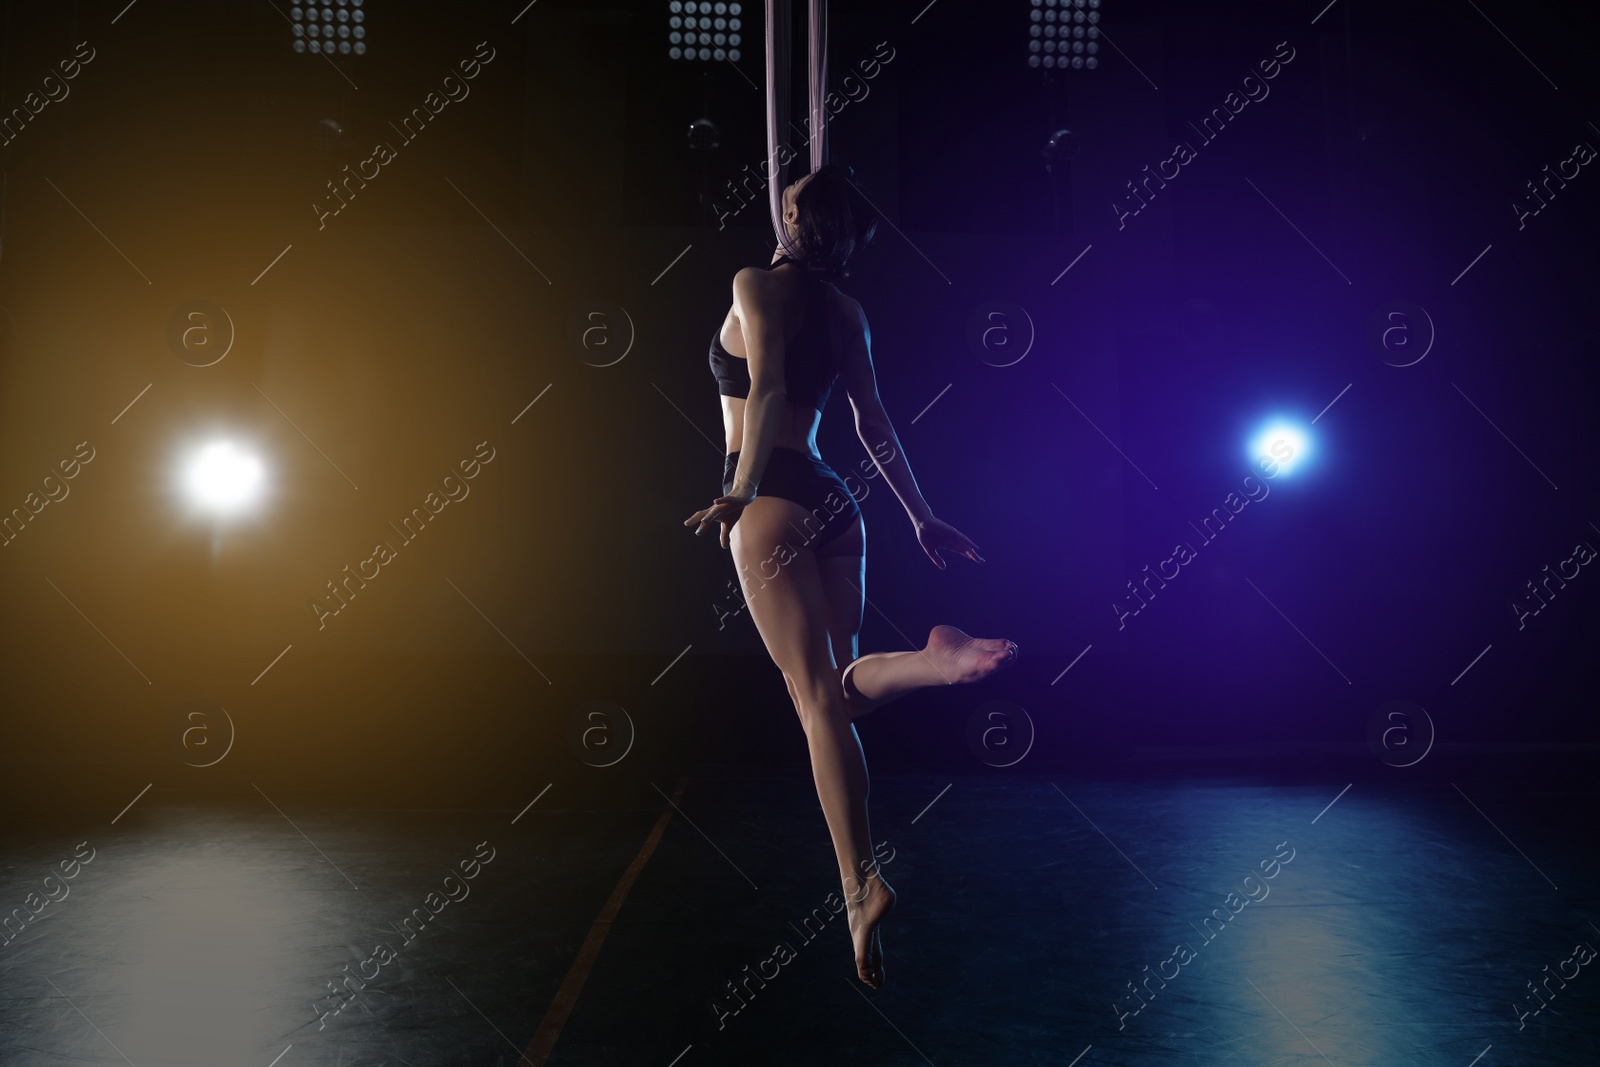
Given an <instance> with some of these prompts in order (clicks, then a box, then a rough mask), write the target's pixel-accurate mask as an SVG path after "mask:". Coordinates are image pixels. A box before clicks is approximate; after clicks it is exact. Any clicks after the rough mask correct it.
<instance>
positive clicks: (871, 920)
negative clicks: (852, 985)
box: [845, 874, 895, 989]
mask: <svg viewBox="0 0 1600 1067" xmlns="http://www.w3.org/2000/svg"><path fill="white" fill-rule="evenodd" d="M865 889H866V891H865V894H863V893H862V891H861V890H860V889H857V890H855V891H854V892H851V891H850V889H849V887H848V886H847V887H846V894H845V900H846V905H847V907H848V914H849V919H850V940H851V941H852V942H853V943H854V944H855V950H856V975H857V977H859V978H860V979H861V980H862V981H863V982H865V983H866V984H867V985H868V986H871V987H872V988H873V989H882V988H883V942H882V940H881V939H880V938H879V936H878V924H879V923H881V922H883V920H884V919H885V918H886V917H887V916H888V914H889V911H890V909H891V908H893V907H894V899H895V894H894V890H893V889H891V888H890V887H889V883H888V882H885V881H884V880H883V875H881V874H871V875H868V876H867V880H866V887H865ZM858 898H859V903H858Z"/></svg>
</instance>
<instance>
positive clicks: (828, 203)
mask: <svg viewBox="0 0 1600 1067" xmlns="http://www.w3.org/2000/svg"><path fill="white" fill-rule="evenodd" d="M794 207H795V213H796V215H797V216H798V218H797V220H796V222H795V229H796V230H797V231H798V237H799V242H800V249H801V254H802V255H803V256H804V259H803V260H802V263H803V264H804V265H805V268H806V270H807V271H809V272H810V273H811V274H813V275H816V276H818V277H821V278H825V279H827V280H828V281H836V280H838V279H840V278H844V277H848V272H847V271H846V267H847V266H848V265H849V262H850V257H851V256H852V255H854V254H855V253H856V252H858V251H860V250H861V249H862V248H864V247H866V245H867V242H869V241H871V240H872V235H873V234H874V233H876V232H877V229H878V214H877V212H876V211H873V210H872V206H871V205H870V204H868V203H867V201H866V199H865V198H864V197H862V196H861V195H860V194H859V193H858V192H856V189H855V184H854V183H853V182H852V181H851V172H850V171H847V170H845V168H843V167H840V166H837V165H835V164H832V163H830V164H828V165H827V166H824V167H822V168H821V169H820V170H818V171H816V172H815V173H814V174H812V176H811V180H810V181H808V182H806V183H805V185H803V186H801V187H800V192H799V193H798V194H797V195H796V196H795V198H794Z"/></svg>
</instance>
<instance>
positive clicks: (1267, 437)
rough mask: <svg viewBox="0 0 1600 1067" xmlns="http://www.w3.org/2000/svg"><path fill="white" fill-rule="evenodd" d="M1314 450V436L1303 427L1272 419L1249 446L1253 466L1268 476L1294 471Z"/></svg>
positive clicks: (1273, 476)
mask: <svg viewBox="0 0 1600 1067" xmlns="http://www.w3.org/2000/svg"><path fill="white" fill-rule="evenodd" d="M1310 453H1311V439H1310V437H1308V436H1307V435H1306V434H1305V432H1304V431H1302V430H1301V429H1300V427H1298V426H1295V425H1294V424H1292V423H1289V422H1283V421H1273V422H1271V423H1268V424H1267V427H1266V429H1264V430H1262V431H1261V432H1260V433H1258V434H1256V435H1255V437H1254V438H1252V439H1251V441H1250V445H1249V460H1250V463H1251V465H1252V466H1253V467H1255V468H1256V469H1258V470H1260V471H1261V473H1262V474H1264V475H1266V476H1267V477H1269V478H1275V477H1280V476H1282V475H1288V474H1293V473H1294V472H1295V470H1296V469H1298V468H1299V467H1300V466H1301V465H1302V464H1303V463H1304V462H1305V460H1306V458H1307V457H1308V456H1309V455H1310Z"/></svg>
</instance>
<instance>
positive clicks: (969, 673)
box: [924, 626, 1017, 683]
mask: <svg viewBox="0 0 1600 1067" xmlns="http://www.w3.org/2000/svg"><path fill="white" fill-rule="evenodd" d="M924 652H926V653H927V655H929V656H931V657H933V660H934V662H935V663H936V664H937V665H938V667H939V673H940V674H941V675H942V676H943V677H944V678H945V680H946V681H947V682H950V683H955V682H976V681H979V680H980V679H982V678H986V677H988V676H989V675H990V674H993V673H994V672H995V671H997V670H999V669H1000V668H1001V667H1006V666H1010V665H1011V664H1012V663H1014V662H1016V659H1017V645H1016V642H1015V641H1008V640H1006V639H1005V638H1003V637H993V638H983V637H968V636H967V635H966V634H964V633H962V632H961V631H960V630H958V629H956V628H955V627H954V626H935V627H934V628H933V630H932V631H931V632H930V633H929V634H928V647H927V648H926V649H924Z"/></svg>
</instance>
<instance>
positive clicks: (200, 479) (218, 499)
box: [184, 441, 264, 514]
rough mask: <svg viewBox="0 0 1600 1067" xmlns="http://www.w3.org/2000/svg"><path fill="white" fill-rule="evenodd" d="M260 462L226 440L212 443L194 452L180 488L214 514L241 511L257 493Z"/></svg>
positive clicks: (260, 474) (261, 478)
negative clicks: (182, 485) (182, 487)
mask: <svg viewBox="0 0 1600 1067" xmlns="http://www.w3.org/2000/svg"><path fill="white" fill-rule="evenodd" d="M263 481H264V472H263V470H262V467H261V461H260V460H259V459H257V458H256V457H255V456H253V455H251V454H249V453H248V452H244V451H242V450H240V449H239V448H237V447H236V446H235V445H234V444H233V443H232V442H230V441H214V442H212V443H211V444H208V445H206V446H205V447H204V448H202V449H200V451H199V452H197V453H196V454H195V456H194V458H193V459H191V460H190V461H189V466H188V469H187V470H186V471H185V474H184V487H185V488H186V489H187V490H188V492H189V496H190V498H191V499H192V500H193V501H194V502H195V503H196V504H197V505H199V506H200V507H201V508H204V509H205V510H207V511H211V512H214V513H217V514H230V513H233V512H237V511H241V510H243V509H244V508H246V507H248V506H249V505H250V504H251V503H253V502H254V501H255V500H256V498H257V497H258V496H259V494H260V492H261V484H262V482H263Z"/></svg>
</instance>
